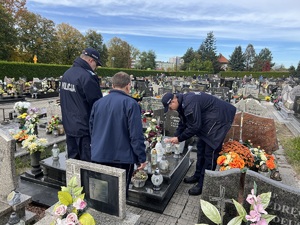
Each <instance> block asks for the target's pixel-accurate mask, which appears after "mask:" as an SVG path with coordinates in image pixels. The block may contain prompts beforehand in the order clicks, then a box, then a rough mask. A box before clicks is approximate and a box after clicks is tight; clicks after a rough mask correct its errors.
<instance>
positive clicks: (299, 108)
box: [293, 96, 300, 118]
mask: <svg viewBox="0 0 300 225" xmlns="http://www.w3.org/2000/svg"><path fill="white" fill-rule="evenodd" d="M293 110H294V115H295V116H296V117H297V118H299V117H300V96H295V102H294V108H293Z"/></svg>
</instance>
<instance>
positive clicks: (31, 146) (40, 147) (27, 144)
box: [22, 135, 48, 154]
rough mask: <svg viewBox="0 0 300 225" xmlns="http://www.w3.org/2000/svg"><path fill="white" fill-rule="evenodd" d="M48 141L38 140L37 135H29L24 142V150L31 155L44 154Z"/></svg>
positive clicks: (44, 139)
mask: <svg viewBox="0 0 300 225" xmlns="http://www.w3.org/2000/svg"><path fill="white" fill-rule="evenodd" d="M47 144H48V141H47V139H46V138H38V137H37V136H36V135H28V137H27V138H26V139H25V140H24V141H23V142H22V148H25V149H26V150H27V151H28V152H29V153H30V154H33V153H35V152H42V151H44V150H45V148H46V145H47Z"/></svg>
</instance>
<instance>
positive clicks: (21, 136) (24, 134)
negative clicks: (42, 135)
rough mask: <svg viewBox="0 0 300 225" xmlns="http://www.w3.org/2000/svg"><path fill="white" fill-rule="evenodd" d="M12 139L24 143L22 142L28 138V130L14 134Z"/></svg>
mask: <svg viewBox="0 0 300 225" xmlns="http://www.w3.org/2000/svg"><path fill="white" fill-rule="evenodd" d="M12 137H13V139H15V140H16V142H17V143H22V141H24V140H25V139H27V138H28V133H27V131H26V130H20V131H19V132H18V133H15V134H13V135H12Z"/></svg>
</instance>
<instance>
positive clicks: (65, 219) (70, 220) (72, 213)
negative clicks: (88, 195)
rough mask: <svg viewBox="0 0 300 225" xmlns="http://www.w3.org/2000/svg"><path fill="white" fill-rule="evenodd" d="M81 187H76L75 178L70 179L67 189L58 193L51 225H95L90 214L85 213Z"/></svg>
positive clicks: (85, 207)
mask: <svg viewBox="0 0 300 225" xmlns="http://www.w3.org/2000/svg"><path fill="white" fill-rule="evenodd" d="M82 190H83V187H78V185H77V179H76V177H72V178H71V180H70V181H69V182H68V186H67V187H64V186H63V187H61V191H59V192H58V200H59V202H58V203H57V204H56V205H55V206H54V216H55V220H54V221H53V222H52V223H51V225H69V224H73V225H95V224H96V222H95V220H94V218H93V217H92V216H91V214H89V213H87V212H86V210H87V203H86V202H85V201H84V195H85V194H84V193H82Z"/></svg>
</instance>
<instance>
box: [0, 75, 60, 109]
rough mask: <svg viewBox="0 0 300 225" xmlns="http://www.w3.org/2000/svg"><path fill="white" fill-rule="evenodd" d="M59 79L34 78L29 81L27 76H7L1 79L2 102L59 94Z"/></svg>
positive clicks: (0, 94) (0, 99)
mask: <svg viewBox="0 0 300 225" xmlns="http://www.w3.org/2000/svg"><path fill="white" fill-rule="evenodd" d="M58 88H59V79H57V78H44V79H39V78H34V79H33V80H32V81H28V80H27V79H26V78H19V79H18V80H15V79H14V78H8V77H5V78H4V80H3V81H2V80H0V104H1V103H7V102H17V101H24V100H25V98H38V99H40V98H50V97H57V96H58V93H59V92H58V91H59V90H58Z"/></svg>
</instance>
